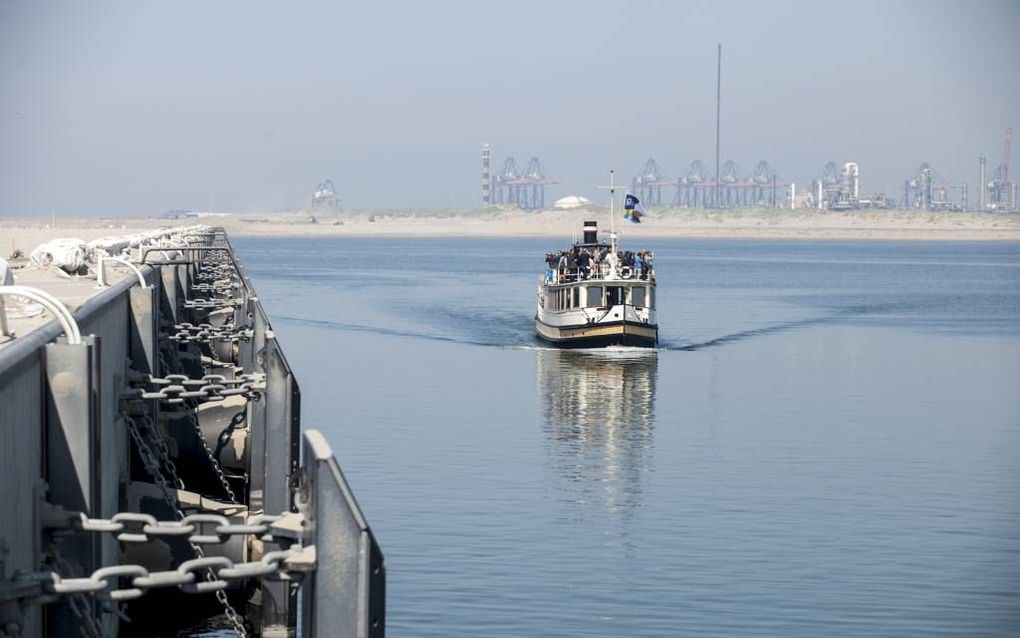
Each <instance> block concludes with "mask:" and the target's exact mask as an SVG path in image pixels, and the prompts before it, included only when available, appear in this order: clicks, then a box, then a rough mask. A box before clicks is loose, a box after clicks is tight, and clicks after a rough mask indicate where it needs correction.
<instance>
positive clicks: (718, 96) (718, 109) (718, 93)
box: [712, 42, 722, 208]
mask: <svg viewBox="0 0 1020 638" xmlns="http://www.w3.org/2000/svg"><path fill="white" fill-rule="evenodd" d="M721 115H722V42H720V43H719V59H718V62H717V65H716V83H715V201H714V202H712V203H713V205H714V206H715V208H719V127H720V124H721Z"/></svg>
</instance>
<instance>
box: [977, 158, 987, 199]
mask: <svg viewBox="0 0 1020 638" xmlns="http://www.w3.org/2000/svg"><path fill="white" fill-rule="evenodd" d="M978 165H979V169H978V210H980V211H984V210H985V209H986V208H987V207H988V201H987V200H988V178H987V177H986V176H985V171H986V167H987V165H988V160H987V159H986V158H985V156H984V155H982V156H981V157H980V158H978Z"/></svg>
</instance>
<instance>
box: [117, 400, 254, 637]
mask: <svg viewBox="0 0 1020 638" xmlns="http://www.w3.org/2000/svg"><path fill="white" fill-rule="evenodd" d="M146 420H148V419H147V417H146ZM127 423H128V432H130V434H131V438H132V439H134V441H135V444H136V446H137V447H138V449H139V455H140V456H141V457H142V463H143V464H144V465H145V467H146V469H147V470H148V471H149V473H150V474H151V475H152V477H153V479H154V480H155V481H156V485H158V486H159V489H160V491H161V492H162V494H163V500H164V501H165V502H166V504H167V505H168V506H169V507H170V509H171V511H172V512H174V515H175V516H176V517H177V520H178V521H181V522H183V521H184V518H185V515H184V512H183V511H181V508H180V502H179V501H178V500H177V495H176V493H175V492H172V491H171V489H170V485H169V484H168V483H167V480H166V478H165V477H164V476H163V472H162V471H161V469H160V463H159V461H158V459H156V457H155V455H154V454H153V452H152V448H151V447H149V445H148V444H147V443H146V442H145V441H144V439H143V437H142V435H141V433H140V432H139V431H138V430H139V428H138V424H137V423H136V422H135V420H134V419H133V418H131V416H128V417H127ZM150 423H151V422H150ZM163 449H165V447H164V448H163ZM166 464H168V465H169V466H170V467H173V462H172V461H170V460H169V456H167V457H166ZM171 477H172V478H173V480H174V483H175V484H177V483H180V484H181V485H183V482H181V481H180V478H179V477H178V476H177V472H176V470H173V473H172V474H171ZM188 544H189V545H190V546H191V551H192V552H193V553H194V554H195V560H201V559H204V558H206V556H205V552H204V551H203V550H202V546H201V545H199V544H198V543H193V542H189V543H188ZM190 562H191V561H188V563H190ZM188 563H185V564H188ZM203 565H204V566H205V564H203ZM182 566H183V565H182ZM206 580H207V581H209V582H210V583H211V582H213V581H215V580H216V574H215V573H214V572H213V571H212V569H211V568H208V569H207V571H206ZM210 591H212V590H210ZM216 600H217V601H219V603H220V605H221V606H222V607H223V612H224V614H225V615H226V616H227V619H228V620H229V621H230V624H231V625H232V626H233V627H234V631H235V632H236V633H237V635H238V636H239V637H240V638H246V637H247V635H248V632H247V630H245V628H244V622H243V621H242V619H241V617H240V615H239V614H238V613H237V611H236V610H235V609H234V608H233V606H232V605H231V604H230V601H229V600H227V595H226V593H223V592H222V591H217V594H216Z"/></svg>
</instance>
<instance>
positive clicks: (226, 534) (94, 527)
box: [72, 512, 282, 545]
mask: <svg viewBox="0 0 1020 638" xmlns="http://www.w3.org/2000/svg"><path fill="white" fill-rule="evenodd" d="M281 517H282V514H277V515H269V514H258V515H256V516H252V517H251V518H249V519H247V521H246V522H244V523H231V522H230V519H229V518H227V517H226V516H221V515H219V514H205V513H202V514H188V515H186V516H185V517H184V518H182V519H175V520H172V521H160V520H157V519H156V517H155V516H152V515H151V514H141V513H138V512H118V513H116V514H114V515H113V516H111V517H110V518H91V517H89V516H87V515H86V514H84V513H82V512H79V513H78V518H77V519H74V520H73V522H72V526H73V527H74V528H76V529H80V530H82V531H86V532H100V533H110V534H116V535H117V540H118V541H121V542H122V543H147V542H149V541H151V540H153V539H155V538H163V537H177V536H187V541H188V542H189V543H195V544H196V545H211V544H220V543H225V542H227V541H228V540H230V538H232V537H234V536H258V537H259V539H260V540H261V541H262V542H264V543H272V542H275V539H274V538H273V536H272V534H271V533H270V526H271V525H272V523H274V522H276V521H278V520H280V518H281ZM207 525H214V526H215V527H213V528H212V530H208V531H207V530H206V529H205V526H207Z"/></svg>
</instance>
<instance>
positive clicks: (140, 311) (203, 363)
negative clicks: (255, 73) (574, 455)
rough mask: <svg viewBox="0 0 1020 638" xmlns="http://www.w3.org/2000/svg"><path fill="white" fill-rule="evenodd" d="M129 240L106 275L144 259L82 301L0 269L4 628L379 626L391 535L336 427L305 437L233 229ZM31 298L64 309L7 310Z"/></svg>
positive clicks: (329, 630)
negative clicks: (372, 514)
mask: <svg viewBox="0 0 1020 638" xmlns="http://www.w3.org/2000/svg"><path fill="white" fill-rule="evenodd" d="M123 255H124V257H112V256H110V255H109V254H102V255H100V256H98V257H97V258H96V261H97V263H95V264H94V265H93V266H94V270H95V271H96V272H97V275H98V280H99V282H100V284H101V285H102V284H105V281H104V280H105V278H106V274H108V273H109V272H110V271H112V270H113V267H114V266H115V265H117V262H119V265H121V266H126V267H128V268H130V269H131V271H132V274H130V276H128V277H124V278H121V279H120V280H119V281H117V282H115V283H113V285H110V286H108V287H104V288H102V289H101V290H100V291H99V292H94V291H93V292H90V293H89V294H88V295H87V298H86V299H85V301H84V302H83V303H82V304H81V305H80V306H79V307H77V309H76V311H75V312H74V313H72V312H70V311H69V310H68V309H67V308H66V307H65V306H64V304H62V303H61V302H60V301H59V300H57V299H56V298H54V296H53V295H51V294H49V293H48V292H47V291H46V290H42V289H40V288H38V287H31V286H24V285H17V286H3V285H0V505H2V507H3V511H4V515H3V516H0V636H26V637H33V638H34V637H43V636H74V635H82V636H88V637H92V636H118V635H120V636H131V635H134V636H150V635H175V632H176V631H177V630H178V629H184V628H187V627H189V626H194V625H196V624H197V623H200V622H201V621H202V620H203V619H204V618H210V617H219V618H222V619H225V621H224V622H225V624H227V625H228V626H229V627H231V628H232V630H233V631H234V633H235V634H237V635H241V636H251V635H263V636H286V635H294V633H295V632H296V631H298V630H300V632H301V635H303V636H306V637H325V636H357V637H367V636H382V635H383V634H384V629H385V568H384V565H383V556H382V553H381V552H380V550H379V547H378V545H377V543H376V541H375V538H374V536H373V534H372V532H371V530H370V528H369V526H368V524H367V522H366V520H365V517H364V516H363V515H362V512H361V510H360V508H359V507H358V505H357V502H356V501H355V499H354V497H353V494H352V492H351V490H350V488H349V486H348V485H347V483H346V482H345V480H344V478H343V474H342V473H341V471H340V468H339V466H338V464H337V461H336V459H335V457H334V456H333V453H332V451H331V449H330V447H329V445H328V443H327V442H326V440H325V438H324V437H323V436H322V435H321V434H320V433H319V432H317V431H315V430H306V431H305V432H304V434H303V436H302V433H301V428H300V418H299V414H300V392H299V387H298V384H297V381H296V379H295V378H294V375H293V374H292V372H291V369H290V366H289V365H288V363H287V359H286V357H285V356H284V354H283V351H282V349H281V347H280V344H279V343H278V342H277V339H276V337H275V335H274V333H273V329H272V326H271V324H270V322H269V320H268V318H267V316H266V314H265V311H264V310H263V308H262V305H261V304H260V303H259V300H258V296H257V295H256V293H255V289H254V287H253V286H252V283H251V281H250V279H249V278H248V276H247V274H246V273H245V270H244V267H243V266H242V265H241V264H240V263H239V261H238V259H237V255H236V252H235V251H234V247H233V245H232V244H231V243H230V241H229V239H228V237H227V236H226V234H225V233H224V231H223V230H222V229H213V228H207V227H198V228H196V227H191V228H188V229H185V230H181V229H170V230H168V231H166V232H165V233H163V234H162V235H160V236H158V237H151V238H149V239H148V240H146V241H143V242H137V245H132V246H128V247H127V250H126V251H125V252H124V253H123ZM25 278H26V279H29V278H30V277H29V273H28V271H26V274H25ZM90 281H91V282H93V283H89V284H88V285H89V287H90V288H92V287H93V286H94V282H95V280H90ZM0 283H2V280H0ZM19 283H20V282H19ZM54 285H55V286H56V285H58V284H54ZM76 285H79V286H82V285H84V283H82V282H78V283H77V284H76ZM25 300H32V301H35V302H37V303H39V304H41V305H42V306H44V307H45V308H47V309H48V311H49V312H50V314H52V315H53V316H55V319H54V320H52V321H49V322H48V323H42V324H38V325H28V324H26V323H25V322H24V321H20V320H19V319H17V318H14V317H13V316H12V317H8V314H13V313H11V312H10V311H11V310H12V308H13V307H14V305H15V302H17V303H19V304H24V302H25ZM19 321H20V322H19ZM12 332H14V333H15V334H14V336H13V337H12V336H11V333H12ZM299 605H300V606H301V613H300V616H299V614H298V606H299ZM299 617H300V626H299V623H298V618H299Z"/></svg>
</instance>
